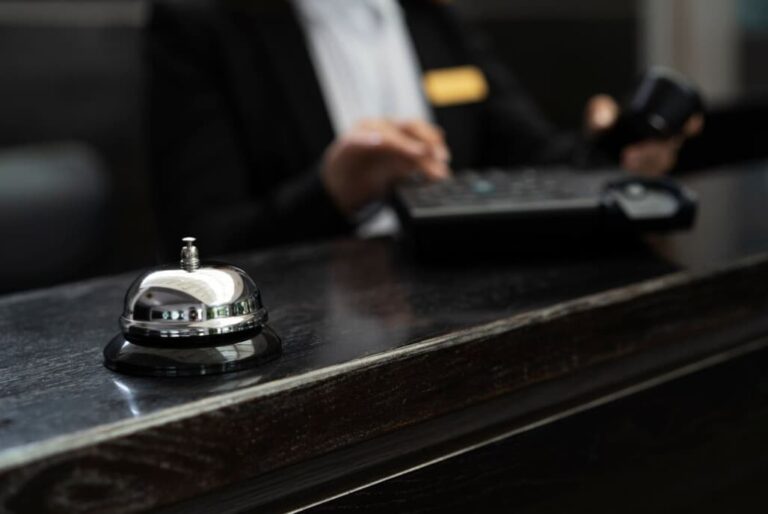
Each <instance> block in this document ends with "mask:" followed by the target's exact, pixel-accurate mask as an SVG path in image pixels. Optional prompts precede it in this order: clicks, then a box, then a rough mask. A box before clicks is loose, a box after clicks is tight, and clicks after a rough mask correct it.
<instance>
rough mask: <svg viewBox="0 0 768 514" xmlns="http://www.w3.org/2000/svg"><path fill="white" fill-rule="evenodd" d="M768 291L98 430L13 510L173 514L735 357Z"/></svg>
mask: <svg viewBox="0 0 768 514" xmlns="http://www.w3.org/2000/svg"><path fill="white" fill-rule="evenodd" d="M766 281H768V259H766V258H759V259H751V260H749V261H746V262H743V263H740V264H738V265H735V266H732V267H730V268H728V269H726V270H723V271H719V272H716V273H711V274H708V275H705V276H697V275H691V274H688V273H679V274H675V275H671V276H667V277H663V278H660V279H655V280H652V281H649V282H645V283H641V284H638V285H634V286H628V287H625V288H621V289H617V290H613V291H609V292H606V293H601V294H597V295H593V296H589V297H586V298H582V299H578V300H575V301H571V302H566V303H564V304H561V305H558V306H555V307H552V308H546V309H542V310H539V311H534V312H531V313H527V314H522V315H519V316H514V317H512V318H509V319H505V320H500V321H497V322H494V323H491V324H487V325H484V326H481V327H477V328H473V329H468V330H464V331H458V332H455V333H452V334H450V335H447V336H443V337H438V338H434V339H432V340H428V341H425V342H422V343H418V344H414V345H410V346H408V347H404V348H402V349H400V350H395V351H392V352H389V353H387V354H384V355H380V356H374V357H369V358H367V359H360V360H357V361H353V362H351V363H349V364H346V365H341V366H337V367H334V368H330V369H326V370H322V371H319V372H316V373H313V374H309V375H306V376H299V377H296V378H293V379H286V380H284V381H278V382H276V383H274V384H273V385H272V387H268V385H265V386H264V387H262V388H256V389H253V390H245V391H241V392H237V393H229V394H225V395H222V396H221V397H218V398H215V399H212V400H209V401H202V402H197V403H195V404H191V405H189V406H185V407H183V408H179V409H169V410H168V411H165V412H164V413H163V414H162V416H156V417H152V416H148V417H147V419H144V420H137V421H136V422H135V423H132V424H131V423H125V424H123V425H122V426H121V427H119V430H114V429H113V430H110V429H106V430H104V429H98V430H96V431H94V432H92V433H88V434H82V435H78V436H77V437H74V438H72V439H70V440H69V441H66V442H62V443H61V444H60V445H58V446H57V447H56V448H55V449H54V451H52V452H50V454H48V455H39V456H36V457H37V458H36V459H33V460H32V461H31V462H23V463H20V464H21V465H19V466H15V467H13V468H11V469H6V470H5V473H4V476H3V494H4V499H5V504H6V505H7V506H9V507H11V508H12V509H15V510H19V509H21V507H22V506H23V508H24V510H27V509H28V510H30V511H36V512H55V511H62V510H66V511H69V512H75V511H83V512H85V511H88V512H93V511H104V512H106V511H112V512H117V511H135V510H143V509H146V508H149V507H156V506H160V505H164V504H165V505H167V504H170V503H172V502H174V501H178V500H182V499H186V498H189V497H190V496H191V495H194V494H200V493H202V492H206V491H211V490H213V489H215V488H218V487H222V486H225V485H228V484H231V483H235V482H237V481H242V480H246V479H249V478H251V477H253V476H256V475H258V474H262V473H265V472H268V471H271V470H275V469H278V468H279V467H281V466H286V465H289V464H295V463H297V462H299V461H301V460H305V459H309V458H311V457H314V456H319V455H322V454H324V453H327V452H331V451H333V450H335V449H338V448H342V447H345V446H348V445H351V444H354V443H356V442H360V441H364V440H366V439H370V438H373V437H376V436H379V435H383V434H386V433H388V432H391V431H395V430H398V429H400V428H402V427H405V426H408V425H411V424H415V423H418V422H421V421H425V420H428V419H430V418H433V417H436V416H439V415H441V414H445V413H447V412H450V411H453V410H457V409H462V408H465V407H468V406H471V405H472V404H475V403H479V402H483V401H486V400H488V399H491V398H493V397H496V396H500V395H504V394H507V393H510V392H513V391H515V390H517V389H519V388H522V387H531V386H532V385H535V384H537V383H540V382H543V381H546V380H553V379H556V378H558V377H560V376H564V375H567V374H569V373H572V372H573V371H574V370H577V369H584V368H588V367H589V366H592V365H596V364H599V363H601V362H604V361H606V360H608V359H616V358H620V357H627V356H629V355H632V354H634V353H637V352H640V351H642V350H644V349H649V348H654V347H657V346H661V345H675V344H681V343H683V342H688V343H689V344H690V346H691V348H690V351H691V354H697V353H698V352H697V348H696V343H695V341H698V340H702V339H711V338H713V337H723V342H722V344H723V345H733V344H736V343H737V342H738V341H743V340H745V339H748V338H750V337H754V336H757V335H759V334H763V333H768V290H766V288H765V287H762V284H765V283H767V282H766ZM723 296H724V297H727V298H731V299H733V300H732V301H731V302H729V303H728V304H726V305H724V304H723V303H722V302H721V301H720V298H721V297H723ZM660 364H661V363H660ZM234 462H236V463H237V465H236V466H231V465H230V464H231V463H234ZM201 471H202V472H201Z"/></svg>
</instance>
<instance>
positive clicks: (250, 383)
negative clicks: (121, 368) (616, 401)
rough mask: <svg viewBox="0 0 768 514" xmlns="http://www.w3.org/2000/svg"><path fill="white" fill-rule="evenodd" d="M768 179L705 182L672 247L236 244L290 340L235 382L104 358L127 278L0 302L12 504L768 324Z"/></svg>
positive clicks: (230, 469) (241, 478) (251, 466)
mask: <svg viewBox="0 0 768 514" xmlns="http://www.w3.org/2000/svg"><path fill="white" fill-rule="evenodd" d="M767 177H768V171H766V168H764V167H762V168H755V169H750V170H742V171H741V172H739V173H733V172H732V171H729V170H725V171H723V172H716V173H712V174H709V175H702V176H701V177H696V178H694V179H693V182H694V183H696V186H697V187H696V188H697V190H699V192H700V194H701V192H702V191H703V192H704V193H703V195H702V197H703V198H702V206H703V207H705V208H704V209H703V210H702V217H701V219H700V220H699V224H698V226H697V229H696V231H694V232H693V233H691V234H686V235H683V236H673V237H668V238H661V239H660V240H658V241H656V242H654V248H655V250H654V251H649V250H648V249H642V248H640V249H635V250H631V251H614V252H604V253H603V251H602V249H601V250H600V251H599V252H595V253H593V254H592V255H580V256H579V257H578V258H568V259H566V258H563V257H560V258H557V257H553V258H550V259H544V260H540V261H538V262H511V261H510V262H499V261H496V262H493V261H488V262H474V263H465V264H464V265H461V266H455V265H454V266H451V265H445V266H429V267H425V266H423V265H420V264H418V263H416V262H414V261H412V260H410V259H409V258H408V256H407V255H403V254H402V253H401V252H400V249H399V248H398V245H397V244H395V243H393V242H391V241H369V242H351V241H350V242H338V243H332V244H323V245H317V246H309V247H304V248H294V249H285V250H277V251H275V252H271V253H267V254H262V255H245V256H235V257H234V258H233V259H231V260H232V262H234V263H235V264H237V265H240V266H241V267H243V268H245V269H246V270H247V271H248V272H249V273H250V274H251V275H252V276H253V277H254V279H255V280H256V282H257V284H259V286H260V287H261V288H262V290H263V292H264V297H265V302H266V303H267V306H268V307H270V308H271V319H272V323H273V324H274V326H275V328H276V329H277V330H278V331H279V332H280V333H281V335H282V336H283V339H284V342H285V348H284V350H285V351H284V355H283V357H282V358H281V359H280V360H279V361H277V362H274V363H271V364H269V365H266V366H264V367H263V368H260V369H258V370H255V371H253V372H245V373H237V374H234V375H231V376H223V377H209V378H205V379H184V380H159V379H138V378H131V377H123V376H119V375H115V374H113V373H111V372H109V371H108V370H106V369H104V368H103V366H102V365H101V361H100V352H101V348H102V347H103V345H104V344H106V342H107V341H108V340H109V339H110V338H111V337H112V336H113V335H114V333H115V331H116V318H117V316H118V314H119V312H120V306H121V299H122V295H123V293H124V291H125V289H126V287H127V285H128V283H129V282H130V280H131V278H132V277H130V276H121V277H111V278H106V279H102V280H96V281H91V282H87V283H81V284H72V285H68V286H64V287H59V288H52V289H48V290H41V291H36V292H30V293H25V294H22V295H16V296H12V297H6V298H0V505H2V506H3V508H4V509H5V510H7V511H10V512H40V513H45V512H62V511H66V512H140V511H146V510H151V509H155V508H158V507H163V506H171V505H173V504H175V503H176V502H179V501H183V500H190V499H193V498H196V497H199V496H201V495H207V494H215V493H216V492H217V491H221V490H223V489H222V488H226V487H231V486H235V485H237V484H240V483H244V482H247V481H252V480H254V479H257V478H258V477H267V476H270V475H271V474H273V473H277V472H279V471H281V470H285V469H288V468H289V467H291V466H300V465H303V464H304V463H310V462H312V461H313V460H314V459H317V458H320V457H323V456H327V455H332V454H334V453H338V452H341V451H343V450H345V449H350V448H353V447H355V446H356V445H359V444H363V443H368V442H373V441H376V440H378V438H382V437H386V436H388V435H391V434H397V433H400V432H405V431H407V430H409V429H411V428H414V427H418V426H420V425H421V424H424V423H428V422H430V421H431V420H436V419H438V418H440V417H442V416H447V415H450V414H452V413H460V412H463V411H467V412H469V410H470V409H472V408H474V407H476V406H479V405H484V404H486V403H487V402H489V401H495V400H496V399H502V398H506V397H507V396H509V395H511V394H518V393H520V392H523V391H537V390H539V388H542V387H546V386H547V384H553V383H554V384H559V383H563V384H565V383H567V379H568V378H569V377H573V376H575V375H576V374H581V375H587V376H588V375H589V373H590V372H592V371H595V370H598V369H599V368H600V367H601V366H603V365H606V364H622V363H623V364H624V365H626V368H627V370H628V372H631V371H632V370H635V371H637V370H639V369H640V368H641V367H642V369H643V370H644V371H643V372H646V373H653V372H658V371H660V370H665V369H668V368H669V367H670V366H676V365H680V364H685V363H686V362H690V361H691V360H696V359H700V358H702V357H703V356H706V355H708V354H710V353H716V352H718V351H722V350H724V349H728V348H732V347H734V346H738V345H739V344H741V343H742V342H745V341H749V340H751V339H752V338H753V337H756V336H758V335H760V334H764V333H766V332H767V331H768V326H767V325H768V292H767V291H766V288H765V287H764V284H765V283H766V279H767V278H768V276H767V275H768V264H767V262H768V261H767V260H766V259H767V258H766V257H765V256H764V255H762V254H760V252H762V251H766V250H768V241H766V240H765V235H766V233H765V231H764V230H763V229H764V224H765V222H766V219H767V218H764V217H759V216H754V215H749V214H748V213H749V211H750V210H754V209H756V208H761V206H762V202H763V201H764V198H765V195H763V196H762V197H759V195H754V194H753V192H754V191H763V192H765V191H766V190H768V180H767V179H766V178H767ZM761 188H762V189H761ZM729 190H732V191H735V193H734V195H735V196H734V197H733V198H747V199H749V198H752V199H751V200H750V201H746V202H744V203H738V202H736V203H734V202H732V201H722V199H723V198H724V193H723V191H729ZM707 199H709V200H707ZM734 206H739V207H738V208H735V207H734ZM713 248H716V249H718V251H716V252H715V251H709V250H711V249H713ZM201 249H203V251H204V244H203V243H202V242H201ZM749 255H753V257H751V258H747V259H746V260H745V259H744V257H746V256H749ZM660 256H662V257H660ZM681 256H682V257H681ZM681 268H684V269H686V271H682V272H676V270H679V269H681ZM661 350H663V351H661ZM657 351H659V353H658V355H656V354H655V356H654V358H653V359H652V360H650V361H648V359H646V358H645V357H644V356H647V355H648V354H649V353H648V352H657ZM643 359H645V364H643V365H642V366H641V361H643ZM598 385H599V384H598V383H597V382H595V383H594V384H593V383H590V382H589V381H588V380H587V381H582V382H581V386H582V387H584V388H586V389H589V388H590V387H598ZM600 387H605V384H602V385H600ZM558 394H564V393H563V392H562V391H560V392H559V393H558ZM530 414H531V413H530V412H527V413H525V412H517V413H515V414H514V416H524V415H530ZM512 415H513V414H511V413H510V416H512ZM484 421H485V420H484V419H479V420H478V425H477V428H478V429H479V428H481V427H482V425H483V422H484ZM489 422H490V421H489Z"/></svg>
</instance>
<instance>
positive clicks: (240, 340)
mask: <svg viewBox="0 0 768 514" xmlns="http://www.w3.org/2000/svg"><path fill="white" fill-rule="evenodd" d="M183 241H184V247H183V248H182V250H181V260H180V261H179V263H178V264H177V265H169V266H161V267H158V268H153V269H151V270H149V271H147V272H145V273H143V274H142V275H140V276H139V277H138V278H137V279H136V280H135V281H134V282H133V284H132V285H131V286H130V288H129V289H128V292H127V293H126V295H125V304H124V308H123V314H122V316H120V320H119V324H120V334H119V335H118V336H116V337H115V338H114V339H113V340H112V341H111V342H110V344H109V345H107V347H106V348H105V350H104V358H105V365H106V366H107V367H108V368H110V369H113V370H115V371H120V372H125V373H131V374H140V375H153V376H190V375H205V374H211V373H223V372H228V371H237V370H240V369H245V368H247V367H251V366H254V365H257V364H260V363H262V362H266V361H268V360H271V359H272V358H275V357H277V356H278V355H279V354H280V352H281V348H282V345H281V342H280V338H279V337H278V336H277V334H275V332H274V331H273V330H272V329H271V328H270V327H269V326H267V318H268V316H267V310H266V308H265V307H264V305H263V304H262V301H261V293H260V291H259V289H258V288H257V287H256V284H254V282H253V280H252V279H251V277H249V276H248V274H247V273H246V272H245V271H243V270H241V269H240V268H237V267H235V266H230V265H227V264H223V263H215V262H207V263H206V262H201V261H200V255H199V252H198V249H197V248H196V247H195V246H194V243H195V239H194V238H192V237H187V238H184V239H183Z"/></svg>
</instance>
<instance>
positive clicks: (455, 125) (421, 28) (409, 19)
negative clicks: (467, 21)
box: [400, 0, 478, 168]
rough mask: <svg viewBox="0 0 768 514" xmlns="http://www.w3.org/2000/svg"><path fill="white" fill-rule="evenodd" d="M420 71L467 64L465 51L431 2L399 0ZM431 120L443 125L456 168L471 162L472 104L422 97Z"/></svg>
mask: <svg viewBox="0 0 768 514" xmlns="http://www.w3.org/2000/svg"><path fill="white" fill-rule="evenodd" d="M400 1H401V4H402V6H403V10H404V12H405V19H406V23H407V25H408V29H409V32H410V34H411V40H412V41H413V46H414V49H415V50H416V55H417V58H418V60H419V64H420V65H421V70H422V73H426V72H428V71H430V70H437V69H445V68H453V67H456V66H463V65H466V64H468V60H467V56H466V52H465V51H464V50H463V48H462V47H461V45H459V44H457V43H456V38H455V36H453V35H452V34H451V32H450V29H449V28H448V24H447V22H446V20H445V19H444V16H445V13H444V12H443V11H442V8H441V7H439V6H436V5H435V2H428V1H426V0H400ZM426 101H427V103H428V104H429V107H430V109H431V110H432V112H433V115H434V120H435V122H436V123H437V124H438V125H439V126H440V127H442V128H443V130H444V131H445V134H446V138H447V140H448V144H449V146H450V147H451V152H452V153H453V164H454V165H455V166H457V167H459V168H461V167H465V166H468V165H470V164H471V163H472V162H473V158H472V156H473V154H474V149H473V147H474V140H475V136H476V134H477V133H478V127H476V126H475V124H474V122H475V119H476V116H474V115H473V113H474V111H475V109H476V107H475V106H473V105H468V106H457V107H435V106H434V105H432V104H431V103H430V102H429V99H426Z"/></svg>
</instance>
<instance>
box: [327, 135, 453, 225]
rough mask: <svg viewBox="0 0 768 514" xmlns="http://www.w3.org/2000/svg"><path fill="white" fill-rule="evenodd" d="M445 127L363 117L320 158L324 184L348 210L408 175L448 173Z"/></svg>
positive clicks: (428, 176)
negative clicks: (442, 128) (362, 119)
mask: <svg viewBox="0 0 768 514" xmlns="http://www.w3.org/2000/svg"><path fill="white" fill-rule="evenodd" d="M449 160H450V154H449V152H448V147H447V146H446V144H445V139H444V137H443V132H442V130H440V129H439V128H438V127H435V126H434V125H432V124H430V123H427V122H424V121H403V122H398V121H392V120H367V121H362V122H360V123H359V124H357V125H356V126H355V127H354V128H353V129H352V130H350V131H349V132H348V133H346V134H344V135H342V136H340V137H339V138H338V139H336V141H334V143H333V144H332V145H331V146H330V147H329V148H328V150H327V152H326V154H325V157H324V159H323V167H322V171H321V174H322V175H321V176H322V179H323V184H324V185H325V188H326V189H327V190H328V193H329V194H330V195H331V198H333V200H334V202H335V203H336V205H337V206H338V207H339V209H341V211H342V212H344V213H345V214H347V215H351V214H354V213H355V212H356V211H357V210H359V209H360V208H362V207H364V206H365V205H366V204H368V203H370V202H373V201H377V200H382V199H384V198H385V197H386V196H387V194H388V193H389V192H390V191H391V190H392V188H393V187H394V186H395V184H397V183H398V182H401V181H403V180H405V179H408V178H412V177H421V178H423V179H425V180H429V181H436V180H442V179H445V178H447V177H448V176H450V173H451V172H450V170H449V168H448V162H449Z"/></svg>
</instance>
